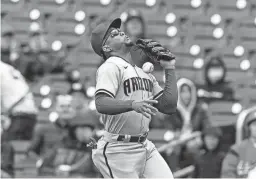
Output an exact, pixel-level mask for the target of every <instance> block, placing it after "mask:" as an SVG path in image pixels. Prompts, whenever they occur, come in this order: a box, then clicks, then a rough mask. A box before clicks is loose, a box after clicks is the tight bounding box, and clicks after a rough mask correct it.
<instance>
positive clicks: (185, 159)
mask: <svg viewBox="0 0 256 179" xmlns="http://www.w3.org/2000/svg"><path fill="white" fill-rule="evenodd" d="M177 84H178V91H179V100H178V105H177V111H176V114H174V115H165V117H164V120H163V122H162V124H161V125H162V127H161V128H165V129H169V130H171V131H172V132H173V133H174V136H176V137H177V136H178V138H179V137H182V136H185V135H190V134H191V133H192V132H195V131H204V130H205V129H206V128H207V127H209V126H211V124H210V121H209V117H208V113H207V106H206V105H205V104H202V103H197V96H196V87H195V85H194V83H193V82H192V81H191V80H189V79H185V78H181V79H179V80H178V82H177ZM201 145H202V141H201V138H195V139H194V140H191V141H189V142H188V143H187V144H186V145H184V146H180V147H176V148H175V149H174V150H170V151H171V152H169V151H166V153H165V154H163V155H164V158H165V159H166V161H167V163H168V164H169V165H170V167H171V168H172V170H173V171H175V170H178V169H179V168H183V167H186V166H188V165H191V164H192V163H193V160H194V157H195V156H196V154H197V153H198V151H199V149H200V147H201ZM175 158H176V159H175ZM173 161H176V162H177V163H176V164H175V162H173Z"/></svg>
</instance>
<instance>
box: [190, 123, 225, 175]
mask: <svg viewBox="0 0 256 179" xmlns="http://www.w3.org/2000/svg"><path fill="white" fill-rule="evenodd" d="M221 137H222V132H221V130H220V128H218V127H209V128H206V129H205V130H204V131H203V135H202V141H203V150H202V151H201V152H200V153H201V154H200V155H199V157H198V158H196V160H195V165H194V166H195V170H194V173H193V177H194V178H220V171H221V163H222V160H223V158H224V153H223V152H221V151H220V145H221V143H220V138H221Z"/></svg>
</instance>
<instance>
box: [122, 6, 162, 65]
mask: <svg viewBox="0 0 256 179" xmlns="http://www.w3.org/2000/svg"><path fill="white" fill-rule="evenodd" d="M124 20H125V21H124V26H123V27H124V32H125V34H127V35H128V36H129V38H130V39H131V41H132V42H134V43H135V42H136V40H137V39H139V38H146V26H145V22H144V18H143V16H142V14H141V12H140V11H138V10H135V9H130V10H128V12H127V18H126V19H124ZM131 55H132V58H133V59H135V60H134V62H135V64H136V65H137V66H138V67H142V66H143V64H144V63H145V62H148V61H150V60H149V58H148V57H147V56H146V55H145V54H144V52H143V51H142V50H141V49H138V48H136V47H135V46H134V47H132V48H131ZM159 67H160V65H157V64H155V69H156V70H157V69H159Z"/></svg>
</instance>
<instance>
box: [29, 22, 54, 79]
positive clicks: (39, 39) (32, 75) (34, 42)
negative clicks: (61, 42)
mask: <svg viewBox="0 0 256 179" xmlns="http://www.w3.org/2000/svg"><path fill="white" fill-rule="evenodd" d="M24 49H25V48H24ZM24 51H26V53H25V55H26V58H28V59H29V64H28V69H27V71H26V74H25V77H26V78H27V79H28V80H29V81H32V82H33V81H37V80H39V79H40V78H41V77H43V76H44V75H45V74H46V73H49V72H50V71H51V70H52V64H54V63H53V56H52V53H51V48H50V46H49V44H48V43H47V38H46V35H45V33H44V31H43V29H42V27H40V26H39V27H38V28H36V29H33V30H31V31H30V36H29V43H28V46H27V48H26V50H24Z"/></svg>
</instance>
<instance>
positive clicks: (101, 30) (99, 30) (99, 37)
mask: <svg viewBox="0 0 256 179" xmlns="http://www.w3.org/2000/svg"><path fill="white" fill-rule="evenodd" d="M120 27H121V19H120V18H117V19H115V20H113V21H112V22H111V23H110V24H109V23H101V24H99V25H98V26H96V27H95V29H94V30H93V31H92V35H91V45H92V48H93V50H94V52H95V53H97V54H98V55H99V56H101V55H102V54H101V48H102V43H103V39H104V37H105V36H106V33H107V31H108V30H109V29H110V28H120Z"/></svg>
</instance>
